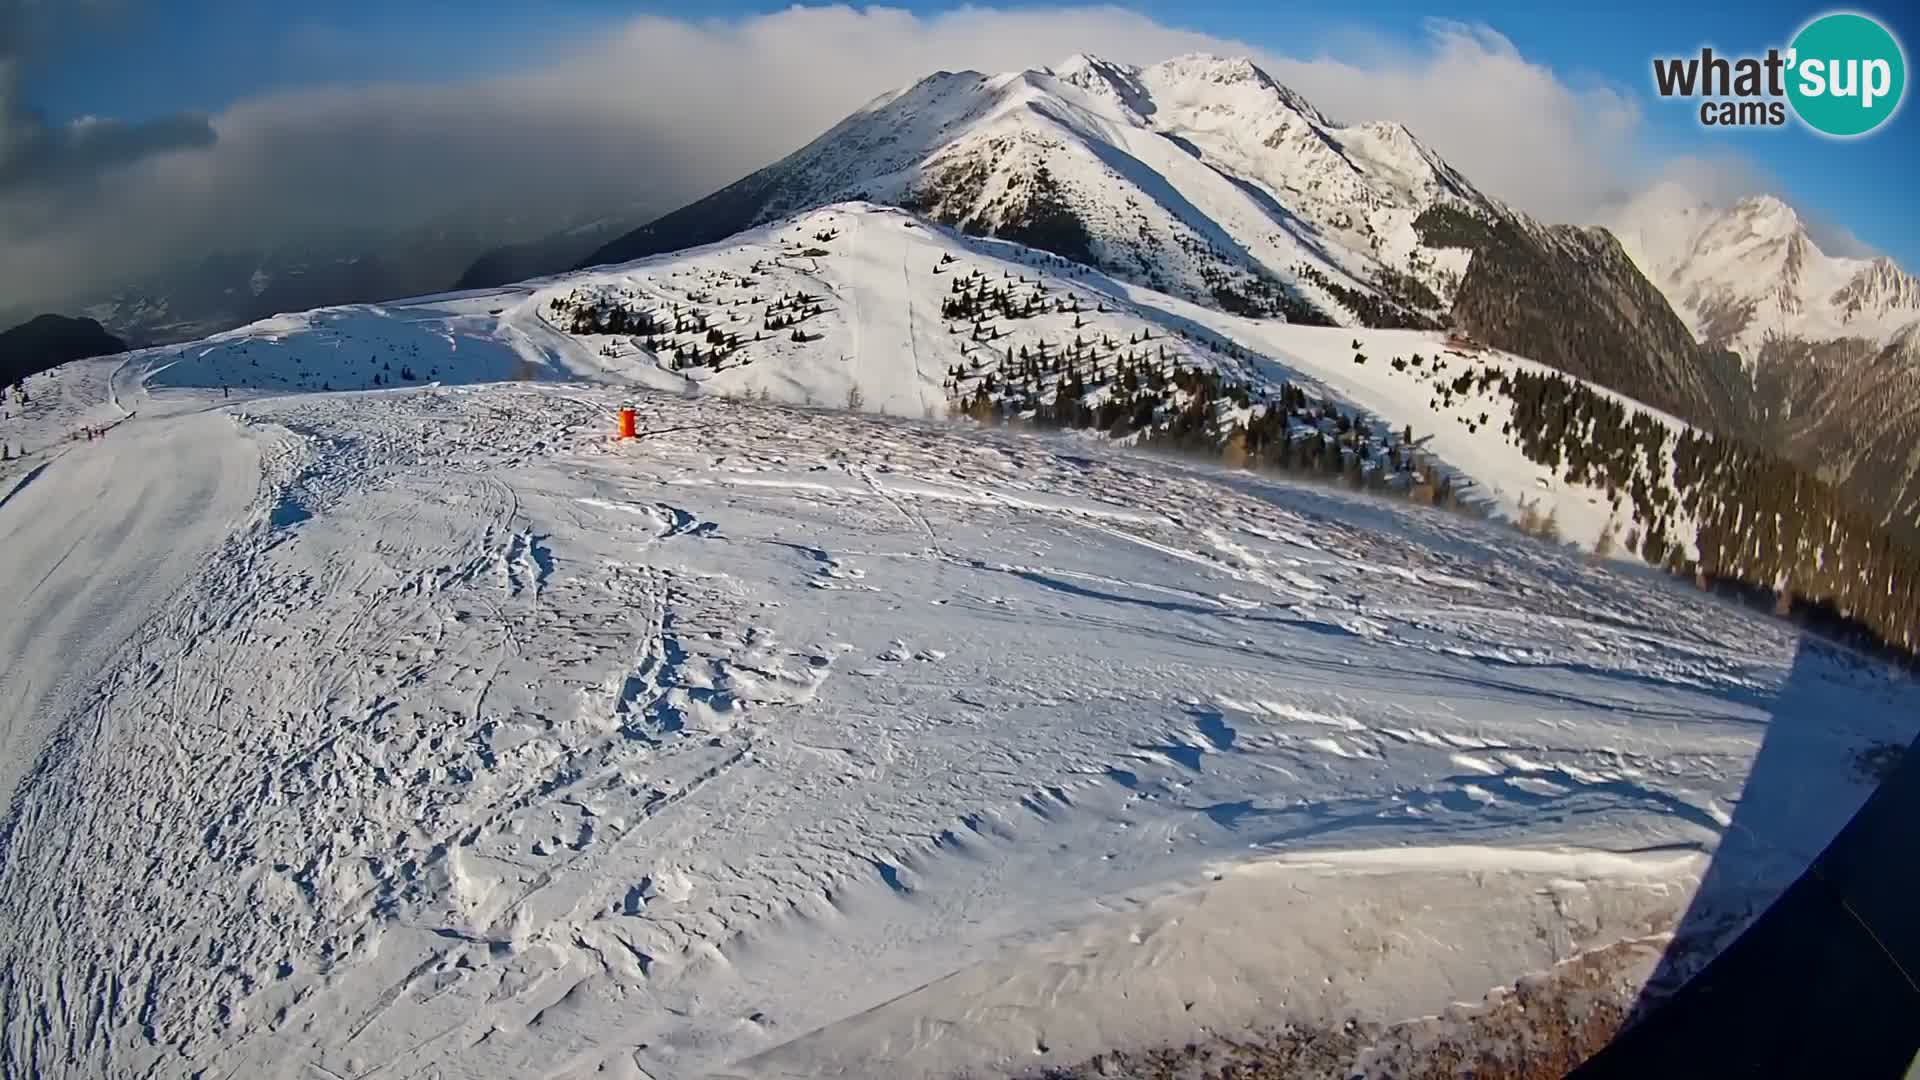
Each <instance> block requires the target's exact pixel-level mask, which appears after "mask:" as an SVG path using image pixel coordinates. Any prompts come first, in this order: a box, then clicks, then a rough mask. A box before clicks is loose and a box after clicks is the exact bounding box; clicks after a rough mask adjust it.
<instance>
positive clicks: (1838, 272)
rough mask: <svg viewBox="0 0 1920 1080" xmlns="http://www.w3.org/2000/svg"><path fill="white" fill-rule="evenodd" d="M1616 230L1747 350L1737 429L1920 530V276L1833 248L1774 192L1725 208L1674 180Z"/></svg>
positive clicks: (1734, 345) (1697, 320) (1698, 317)
mask: <svg viewBox="0 0 1920 1080" xmlns="http://www.w3.org/2000/svg"><path fill="white" fill-rule="evenodd" d="M1614 227H1615V228H1616V229H1617V231H1618V232H1619V235H1620V237H1621V240H1622V243H1623V245H1624V247H1625V248H1626V250H1627V252H1628V253H1629V255H1630V256H1631V257H1632V258H1633V260H1634V262H1635V264H1636V265H1638V266H1639V267H1640V268H1641V269H1642V270H1643V271H1645V273H1646V274H1647V276H1648V277H1649V278H1650V279H1651V280H1652V281H1653V282H1654V284H1656V285H1657V286H1659V288H1660V290H1661V291H1662V292H1663V293H1664V294H1665V295H1666V296H1667V297H1668V298H1669V299H1670V300H1671V301H1672V302H1673V307H1674V309H1675V311H1677V312H1678V313H1679V314H1680V315H1681V317H1682V318H1684V319H1686V320H1687V322H1688V324H1689V327H1690V329H1691V330H1692V331H1693V332H1694V333H1695V334H1696V335H1697V337H1698V338H1699V340H1700V341H1701V343H1702V345H1703V347H1705V348H1707V349H1729V350H1732V351H1733V352H1735V353H1736V354H1737V355H1738V356H1739V357H1740V359H1741V364H1742V370H1741V378H1740V379H1738V380H1737V381H1736V385H1735V387H1734V389H1736V390H1737V391H1738V392H1739V395H1740V397H1739V399H1738V401H1737V404H1738V406H1739V408H1738V409H1737V412H1736V414H1735V415H1734V416H1733V417H1732V418H1731V419H1730V421H1729V423H1728V426H1729V427H1731V428H1732V429H1734V430H1736V431H1738V432H1739V433H1741V434H1743V435H1746V436H1747V437H1749V438H1751V439H1752V440H1754V441H1756V442H1758V443H1760V444H1761V445H1764V446H1768V447H1772V448H1775V449H1778V450H1780V451H1781V452H1783V453H1786V454H1788V455H1789V456H1790V457H1792V458H1793V459H1794V460H1795V461H1798V462H1800V463H1801V464H1802V465H1804V466H1806V467H1807V468H1809V469H1812V470H1813V471H1814V472H1816V473H1817V474H1818V475H1819V476H1821V477H1822V478H1823V479H1826V480H1827V481H1829V482H1831V483H1834V484H1836V485H1839V486H1840V487H1842V488H1843V489H1844V490H1846V491H1848V492H1849V493H1850V494H1851V495H1852V496H1853V497H1854V498H1855V499H1856V501H1858V502H1859V503H1860V504H1861V505H1863V506H1866V507H1868V508H1870V509H1871V511H1872V512H1873V513H1874V515H1875V516H1876V517H1878V518H1879V519H1880V520H1881V521H1882V522H1883V523H1884V524H1886V525H1888V526H1890V527H1892V528H1894V529H1896V530H1899V531H1901V532H1904V533H1906V534H1907V535H1909V536H1916V537H1920V450H1916V449H1915V448H1916V447H1920V280H1916V279H1915V278H1914V277H1913V276H1912V275H1910V274H1907V273H1906V272H1904V271H1902V270H1901V269H1900V268H1899V267H1898V266H1896V265H1895V264H1894V263H1893V261H1892V260H1890V259H1887V258H1885V257H1879V258H1871V259H1862V258H1847V257H1842V256H1834V255H1829V254H1827V253H1826V252H1824V251H1822V250H1821V248H1820V246H1819V245H1818V243H1816V242H1815V240H1814V239H1813V237H1812V236H1811V235H1810V234H1809V232H1808V229H1807V227H1806V225H1805V223H1804V222H1803V221H1802V220H1801V219H1800V216H1799V215H1798V214H1797V213H1796V212H1795V211H1794V210H1793V208H1792V207H1790V206H1788V205H1787V204H1786V203H1784V202H1781V201H1780V200H1779V199H1777V198H1773V197H1771V196H1759V197H1755V198H1750V199H1743V200H1741V201H1739V202H1737V203H1735V204H1733V205H1732V206H1730V207H1724V208H1720V207H1713V206H1708V205H1704V204H1702V203H1699V202H1698V201H1696V200H1694V199H1693V198H1692V197H1691V196H1690V195H1688V194H1687V193H1686V192H1685V191H1683V190H1681V189H1679V188H1677V187H1672V186H1663V187H1658V188H1655V189H1653V190H1652V191H1650V192H1648V193H1647V194H1646V195H1644V196H1642V197H1641V198H1639V199H1637V200H1635V202H1634V203H1632V204H1630V205H1629V206H1628V207H1627V208H1626V209H1625V210H1624V211H1623V212H1622V213H1621V215H1620V216H1619V218H1618V219H1617V220H1616V221H1615V222H1614Z"/></svg>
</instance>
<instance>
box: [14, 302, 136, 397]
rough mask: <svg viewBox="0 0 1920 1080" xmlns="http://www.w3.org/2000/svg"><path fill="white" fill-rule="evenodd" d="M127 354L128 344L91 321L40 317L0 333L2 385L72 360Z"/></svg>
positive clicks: (60, 316)
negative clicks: (120, 353) (118, 353)
mask: <svg viewBox="0 0 1920 1080" xmlns="http://www.w3.org/2000/svg"><path fill="white" fill-rule="evenodd" d="M125 351H127V343H126V342H124V341H121V340H120V339H119V338H117V337H114V336H113V335H112V334H109V333H107V332H106V330H105V329H103V328H102V327H101V326H100V324H99V323H97V322H94V321H93V320H92V319H69V318H67V317H66V316H64V315H41V316H38V317H37V318H33V319H29V320H28V321H26V322H24V323H21V324H20V325H19V326H16V327H14V328H13V329H11V330H7V331H4V332H0V385H12V384H13V383H17V382H19V381H20V380H22V379H24V378H26V377H27V376H29V375H37V374H39V373H40V372H42V371H46V370H47V369H49V368H55V367H59V366H60V365H61V364H64V363H67V362H68V361H70V360H84V359H86V358H87V357H89V356H109V355H112V354H113V353H117V352H125Z"/></svg>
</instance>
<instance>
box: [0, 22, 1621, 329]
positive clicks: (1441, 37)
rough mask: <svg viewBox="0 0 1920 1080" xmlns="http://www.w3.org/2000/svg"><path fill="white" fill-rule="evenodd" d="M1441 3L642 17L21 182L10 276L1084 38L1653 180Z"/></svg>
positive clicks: (721, 142)
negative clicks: (1383, 33)
mask: <svg viewBox="0 0 1920 1080" xmlns="http://www.w3.org/2000/svg"><path fill="white" fill-rule="evenodd" d="M0 2H5V0H0ZM1427 29H1428V34H1427V37H1426V39H1425V41H1424V42H1423V43H1422V44H1421V45H1419V46H1417V47H1411V48H1409V47H1404V46H1398V47H1396V46H1391V45H1388V44H1385V43H1383V42H1381V41H1378V40H1372V39H1368V38H1365V37H1353V38H1346V39H1343V48H1342V53H1341V56H1340V57H1339V58H1335V57H1331V56H1320V55H1311V54H1308V55H1299V56H1282V55H1274V54H1273V53H1271V52H1263V51H1261V50H1258V49H1254V48H1251V47H1249V46H1248V45H1246V44H1244V43H1241V42H1235V41H1231V40H1223V39H1220V38H1216V37H1210V36H1207V35H1203V34H1197V33H1193V32H1189V31H1185V30H1180V29H1176V28H1171V27H1168V26H1165V25H1163V24H1161V23H1159V22H1156V21H1155V20H1153V19H1151V18H1148V17H1146V16H1144V15H1141V14H1139V13H1137V12H1134V11H1130V10H1126V9H1123V8H1118V7H1074V8H1019V9H1005V10H1002V9H994V8H973V7H969V8H962V9H958V10H955V11H952V12H948V13H946V14H941V15H935V16H918V15H914V14H912V13H909V12H905V11H900V10H894V9H888V8H865V9H854V8H849V7H845V6H834V7H812V8H801V7H795V8H789V9H787V10H785V11H781V12H777V13H773V14H767V15H761V16H754V17H750V18H744V19H738V20H703V21H687V20H677V19H668V18H661V17H655V16H647V17H640V18H635V19H631V20H628V21H624V22H622V23H619V24H617V25H615V26H613V27H610V28H608V29H607V30H605V31H604V32H602V33H600V34H598V35H595V36H594V38H593V39H592V40H589V41H583V42H577V43H575V44H574V45H573V46H572V47H571V48H565V49H560V50H557V51H556V50H554V49H552V48H551V47H543V48H541V49H539V50H537V51H536V52H535V55H539V56H542V57H547V58H549V59H545V60H542V61H541V62H540V66H538V67H536V68H534V69H531V70H526V71H519V72H513V73H507V74H501V75H497V76H493V77H487V78H480V79H471V80H467V81H463V82H458V83H450V84H440V85H425V86H423V85H418V84H404V85H401V84H392V85H347V86H338V87H333V88H326V89H317V90H303V91H299V92H290V93H282V94H277V95H272V96H267V97H263V98H259V99H256V100H251V101H246V102H242V103H239V104H237V105H234V106H233V107H231V108H228V109H227V110H225V111H224V112H222V113H220V114H219V115H217V116H215V117H213V118H212V128H213V130H214V131H215V132H216V133H217V136H218V138H217V141H215V142H214V143H213V144H212V145H210V146H206V147H203V148H199V149H192V150H185V151H179V152H172V153H161V154H157V155H151V154H150V155H148V156H146V157H144V158H142V159H140V160H138V161H134V162H132V163H130V164H126V165H123V166H121V167H118V168H115V169H111V170H108V171H107V172H105V173H104V174H102V175H100V176H99V177H98V178H97V179H96V180H95V181H93V182H91V183H88V184H83V185H69V186H67V187H66V188H64V189H62V190H56V191H44V190H43V191H34V192H16V193H14V194H12V195H11V196H0V235H4V236H6V237H8V240H7V243H6V244H5V246H4V248H0V287H4V288H6V289H8V290H10V291H11V292H12V293H13V295H14V296H16V297H22V298H30V299H34V300H37V301H44V302H48V303H52V302H56V301H58V300H60V299H61V298H63V297H64V296H67V295H69V294H70V293H71V292H72V291H73V290H74V289H76V288H80V287H90V288H91V287H98V286H99V285H100V284H101V283H102V282H103V278H104V276H105V275H107V274H108V273H113V272H133V271H138V270H141V269H145V268H148V267H151V266H154V265H157V264H158V263H160V262H161V261H163V260H166V259H175V258H178V257H180V256H181V255H182V254H183V253H199V252H203V251H207V250H212V249H220V248H233V247H253V246H260V245H263V244H267V243H272V242H275V241H277V240H281V239H283V238H285V237H288V236H290V235H297V234H303V233H304V234H309V235H310V234H311V233H312V231H314V230H319V231H322V232H325V231H329V230H338V229H340V228H342V227H345V226H383V225H406V224H417V223H420V222H422V221H424V220H427V219H430V218H435V217H443V216H446V215H448V214H455V213H460V212H463V211H469V212H484V213H487V214H490V215H496V216H497V215H501V214H514V215H525V216H526V217H528V218H529V219H537V220H538V221H543V222H552V221H554V220H556V219H557V218H558V217H559V216H561V214H562V213H563V212H565V211H572V210H575V209H582V210H584V209H588V208H590V207H605V206H609V205H627V206H628V207H629V208H630V209H631V210H632V211H633V212H634V213H643V212H659V211H664V210H666V209H670V208H671V207H673V206H675V205H678V204H680V203H682V202H685V201H687V200H689V199H691V198H694V197H697V196H698V195H701V194H704V193H705V192H707V191H710V190H712V189H714V188H716V187H718V186H720V185H722V184H724V183H727V182H729V181H731V180H733V179H736V178H738V177H739V176H741V175H744V174H745V173H747V172H749V171H751V170H752V169H755V168H758V167H759V166H761V165H764V164H767V163H769V162H771V161H773V160H775V159H777V158H779V157H780V156H782V155H784V154H785V153H787V152H789V151H791V150H793V149H795V148H797V147H798V146H800V145H801V144H803V143H804V142H806V141H807V140H808V139H810V138H812V137H813V136H815V135H817V134H818V133H820V132H821V131H824V130H825V129H826V128H827V127H829V126H831V125H832V124H833V123H834V122H836V121H837V120H839V119H840V118H841V117H842V116H844V115H845V114H846V113H848V112H849V111H851V110H852V109H854V108H856V107H858V106H859V105H860V104H862V103H863V102H865V101H867V100H869V99H870V98H872V97H873V96H875V95H876V94H879V93H881V92H884V91H886V90H888V89H892V88H894V87H897V86H901V85H904V84H907V83H910V82H912V81H913V80H915V79H918V78H920V77H922V76H924V75H927V74H930V73H932V72H933V71H936V70H941V69H946V70H959V69H965V68H973V69H978V70H985V71H999V70H1009V69H1017V68H1021V67H1030V66H1039V65H1043V64H1048V63H1052V62H1055V61H1057V60H1060V59H1062V58H1064V57H1065V56H1067V55H1069V54H1071V53H1074V52H1080V51H1085V52H1092V53H1097V54H1101V55H1105V56H1108V57H1111V58H1113V59H1117V60H1122V61H1129V62H1136V63H1150V62H1153V61H1156V60H1159V59H1163V58H1166V57H1168V56H1172V55H1176V54H1179V53H1182V52H1191V51H1197V50H1205V51H1212V52H1220V53H1228V54H1236V53H1237V54H1245V55H1252V56H1254V57H1255V58H1256V59H1257V60H1258V61H1259V62H1261V63H1262V64H1263V66H1267V67H1268V68H1269V70H1270V71H1271V72H1272V73H1273V74H1274V75H1275V77H1277V78H1279V79H1280V80H1281V81H1282V82H1286V83H1289V84H1290V85H1293V86H1294V87H1295V88H1296V89H1298V90H1299V91H1300V92H1302V93H1303V94H1305V95H1306V96H1307V97H1308V98H1309V99H1310V100H1312V101H1314V102H1315V104H1317V105H1319V106H1320V107H1321V108H1322V109H1323V110H1325V111H1326V112H1328V113H1329V114H1330V115H1333V116H1335V117H1338V118H1341V119H1345V120H1365V119H1393V120H1399V121H1401V122H1403V123H1405V124H1407V126H1408V127H1410V128H1412V129H1413V131H1414V132H1415V134H1417V135H1419V136H1420V137H1421V138H1422V139H1423V140H1425V141H1426V142H1428V143H1429V144H1430V145H1432V146H1434V147H1435V148H1436V149H1437V150H1439V151H1440V152H1441V153H1442V154H1443V155H1444V156H1446V157H1447V158H1448V159H1449V160H1451V161H1452V162H1453V163H1454V164H1455V165H1457V166H1458V167H1459V168H1460V169H1461V170H1462V171H1463V172H1465V173H1466V174H1467V175H1468V176H1469V177H1470V178H1471V179H1473V180H1474V181H1475V183H1477V184H1479V185H1480V186H1481V187H1482V188H1484V189H1485V190H1487V191H1488V192H1489V193H1491V194H1494V195H1496V196H1499V197H1501V198H1504V199H1507V200H1508V201H1510V202H1512V203H1514V204H1515V205H1517V206H1520V207H1521V208H1523V209H1526V210H1529V211H1531V212H1533V213H1535V214H1537V215H1539V216H1542V217H1544V218H1547V219H1550V220H1582V221H1585V220H1593V219H1594V218H1596V217H1597V216H1598V208H1599V207H1601V206H1602V205H1604V204H1606V203H1607V202H1608V201H1609V200H1614V199H1617V198H1618V197H1620V196H1621V195H1622V194H1623V192H1624V191H1626V190H1628V189H1630V188H1631V187H1633V186H1634V185H1635V184H1636V183H1637V182H1638V174H1639V173H1640V172H1642V171H1644V170H1643V169H1642V168H1641V166H1640V163H1639V161H1638V158H1637V155H1636V152H1635V147H1636V133H1637V130H1638V125H1639V113H1638V110H1637V108H1636V106H1635V105H1634V102H1633V100H1632V99H1631V97H1629V96H1628V95H1625V94H1623V93H1621V92H1618V91H1616V90H1613V89H1610V88H1607V87H1604V86H1586V87H1577V86H1573V85H1570V84H1569V83H1568V82H1567V81H1566V80H1564V79H1562V78H1560V77H1559V76H1557V75H1556V74H1555V73H1554V72H1553V71H1551V70H1549V69H1547V68H1545V67H1543V66H1541V65H1539V64H1536V63H1532V62H1530V61H1528V60H1527V59H1526V58H1525V57H1523V56H1521V55H1520V54H1519V53H1518V52H1517V50H1515V48H1514V47H1513V45H1512V43H1511V42H1509V41H1508V40H1507V39H1505V38H1504V37H1501V36H1500V35H1499V34H1497V33H1495V32H1493V31H1491V30H1488V29H1486V28H1484V27H1472V26H1465V25H1461V24H1455V23H1439V22H1436V23H1432V24H1429V26H1428V28H1427ZM541 44H542V45H543V46H548V45H550V43H541ZM529 227H531V224H530V226H529Z"/></svg>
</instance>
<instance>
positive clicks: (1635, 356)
mask: <svg viewBox="0 0 1920 1080" xmlns="http://www.w3.org/2000/svg"><path fill="white" fill-rule="evenodd" d="M1416 225H1417V226H1418V227H1419V228H1420V230H1421V233H1422V237H1423V239H1424V240H1425V241H1426V242H1427V243H1429V244H1434V245H1439V244H1458V245H1461V246H1462V247H1463V248H1464V249H1466V250H1469V251H1471V252H1472V253H1473V259H1472V262H1471V263H1470V264H1469V266H1468V269H1467V274H1466V277H1465V278H1464V279H1463V280H1462V282H1461V284H1460V288H1459V290H1458V291H1457V292H1456V293H1455V295H1454V303H1453V309H1452V312H1451V315H1452V321H1453V324H1454V325H1455V327H1456V328H1458V329H1459V330H1461V331H1464V332H1466V333H1468V334H1470V335H1472V336H1473V337H1475V338H1477V339H1479V340H1482V341H1485V342H1487V343H1489V344H1492V345H1495V346H1497V347H1499V348H1502V349H1506V350H1508V351H1511V352H1516V353H1520V354H1521V355H1524V356H1528V357H1531V358H1533V359H1535V360H1539V361H1541V362H1543V363H1546V364H1550V365H1552V366H1554V367H1556V368H1559V369H1560V370H1562V371H1565V372H1567V373H1569V374H1572V375H1577V376H1579V377H1581V378H1583V379H1588V380H1590V381H1592V382H1596V383H1599V384H1600V385H1602V386H1606V387H1609V388H1612V389H1614V390H1617V391H1619V392H1621V393H1625V394H1629V395H1631V396H1632V397H1634V398H1636V399H1638V400H1640V401H1643V402H1645V403H1647V404H1649V405H1652V406H1654V407H1655V408H1658V409H1661V410H1663V411H1665V412H1668V413H1671V414H1673V415H1674V416H1677V417H1679V418H1680V419H1682V420H1685V421H1687V422H1689V423H1692V424H1695V425H1698V426H1701V427H1704V428H1707V429H1709V430H1716V431H1727V430H1731V429H1733V428H1736V427H1738V426H1739V425H1740V423H1741V422H1742V418H1743V417H1744V416H1745V414H1746V411H1747V408H1748V406H1747V398H1748V397H1749V396H1750V395H1749V393H1748V390H1747V388H1746V385H1745V380H1744V379H1743V377H1742V374H1741V370H1740V361H1739V358H1738V357H1737V356H1735V355H1734V354H1732V353H1730V352H1727V351H1726V350H1723V349H1715V348H1713V347H1711V346H1708V345H1704V344H1701V343H1699V342H1696V341H1695V340H1694V338H1693V335H1692V334H1691V332H1690V331H1689V328H1688V327H1687V324H1686V323H1685V322H1683V321H1682V320H1681V319H1680V318H1679V317H1678V316H1676V315H1675V314H1674V312H1673V309H1672V308H1671V307H1669V306H1668V304H1667V301H1666V298H1665V297H1664V296H1663V295H1661V293H1660V291H1659V290H1658V289H1656V288H1654V286H1653V285H1652V284H1651V283H1650V282H1648V281H1647V279H1646V277H1645V276H1644V275H1642V274H1641V273H1640V272H1639V270H1638V269H1637V268H1636V267H1635V265H1634V263H1633V261H1632V260H1631V259H1630V258H1629V257H1628V255H1627V253H1626V251H1625V250H1624V249H1623V248H1622V247H1621V246H1620V243H1619V241H1618V240H1616V239H1615V238H1614V236H1613V235H1612V234H1611V233H1609V232H1607V231H1606V230H1605V229H1599V228H1579V227H1575V226H1570V225H1556V226H1552V227H1549V228H1540V227H1537V226H1531V225H1530V223H1528V222H1526V221H1525V220H1524V219H1519V218H1495V219H1478V218H1473V217H1470V216H1468V215H1464V214H1460V213H1457V212H1452V211H1444V210H1439V209H1436V210H1434V211H1430V212H1429V213H1427V214H1425V215H1423V216H1422V217H1421V218H1420V219H1419V220H1418V221H1417V222H1416Z"/></svg>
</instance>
